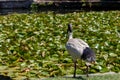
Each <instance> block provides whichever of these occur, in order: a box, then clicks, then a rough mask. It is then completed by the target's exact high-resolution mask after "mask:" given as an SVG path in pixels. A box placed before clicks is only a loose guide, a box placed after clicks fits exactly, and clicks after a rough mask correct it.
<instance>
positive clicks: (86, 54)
mask: <svg viewBox="0 0 120 80" xmlns="http://www.w3.org/2000/svg"><path fill="white" fill-rule="evenodd" d="M67 32H68V37H69V39H68V41H67V43H66V49H67V51H68V53H69V54H70V55H71V56H72V59H73V62H74V75H73V77H76V62H77V59H83V60H85V61H86V65H87V76H88V67H89V65H90V64H88V63H92V62H95V54H94V52H93V51H92V49H91V48H90V47H89V45H88V44H87V43H86V42H84V41H83V40H81V39H77V38H73V36H72V24H68V30H67Z"/></svg>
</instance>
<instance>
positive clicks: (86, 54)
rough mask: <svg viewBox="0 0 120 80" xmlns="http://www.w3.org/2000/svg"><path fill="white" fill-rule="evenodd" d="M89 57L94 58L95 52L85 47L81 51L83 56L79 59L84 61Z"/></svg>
mask: <svg viewBox="0 0 120 80" xmlns="http://www.w3.org/2000/svg"><path fill="white" fill-rule="evenodd" d="M89 57H92V58H95V52H94V51H93V50H92V49H91V48H90V47H86V48H85V49H84V50H83V55H82V56H81V58H82V59H83V60H86V59H87V58H89Z"/></svg>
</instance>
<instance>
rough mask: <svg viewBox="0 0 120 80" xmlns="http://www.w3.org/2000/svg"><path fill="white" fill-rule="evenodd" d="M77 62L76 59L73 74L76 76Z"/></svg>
mask: <svg viewBox="0 0 120 80" xmlns="http://www.w3.org/2000/svg"><path fill="white" fill-rule="evenodd" d="M76 63H77V61H74V75H73V77H74V78H75V77H76Z"/></svg>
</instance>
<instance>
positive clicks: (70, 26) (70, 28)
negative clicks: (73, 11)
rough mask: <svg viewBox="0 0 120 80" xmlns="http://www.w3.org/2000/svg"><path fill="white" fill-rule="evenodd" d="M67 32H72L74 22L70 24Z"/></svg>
mask: <svg viewBox="0 0 120 80" xmlns="http://www.w3.org/2000/svg"><path fill="white" fill-rule="evenodd" d="M67 32H70V33H72V24H71V23H69V24H68V29H67Z"/></svg>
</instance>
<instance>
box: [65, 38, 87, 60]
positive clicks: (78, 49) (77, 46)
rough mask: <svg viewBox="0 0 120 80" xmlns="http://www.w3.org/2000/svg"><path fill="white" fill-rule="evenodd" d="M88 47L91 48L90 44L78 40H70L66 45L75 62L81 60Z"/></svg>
mask: <svg viewBox="0 0 120 80" xmlns="http://www.w3.org/2000/svg"><path fill="white" fill-rule="evenodd" d="M86 47H89V46H88V44H87V43H85V42H84V41H83V40H81V39H77V38H72V39H69V40H68V41H67V43H66V48H67V50H68V52H69V54H70V55H71V56H72V58H73V60H76V59H80V58H81V56H82V54H83V50H84V49H85V48H86Z"/></svg>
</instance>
